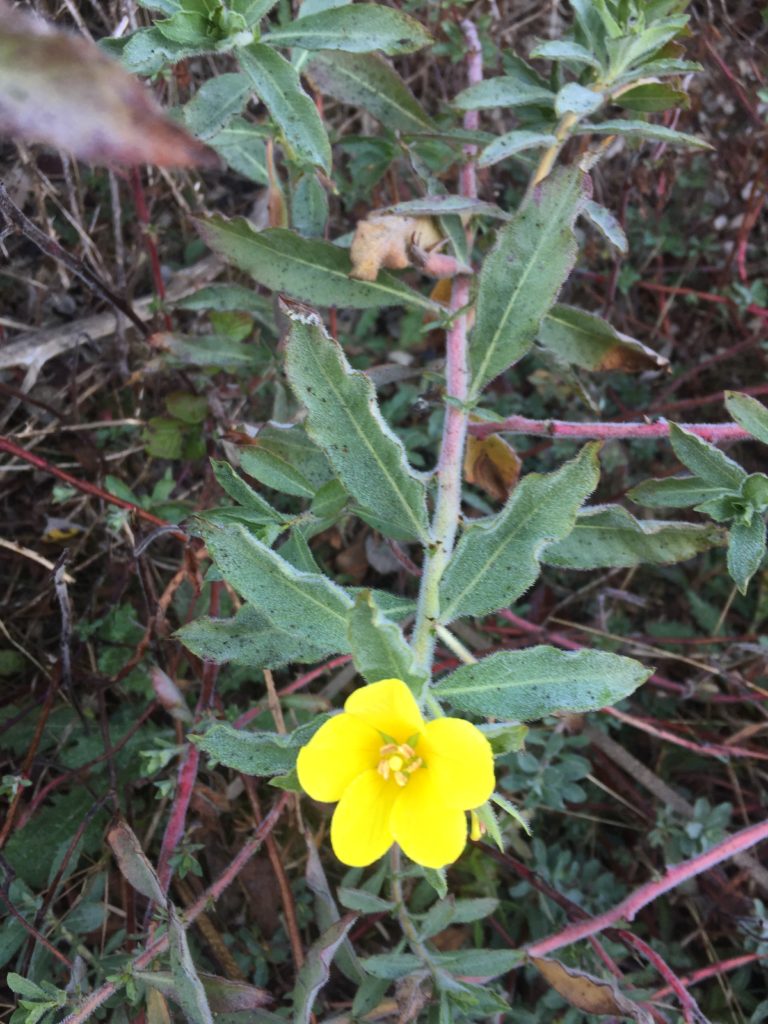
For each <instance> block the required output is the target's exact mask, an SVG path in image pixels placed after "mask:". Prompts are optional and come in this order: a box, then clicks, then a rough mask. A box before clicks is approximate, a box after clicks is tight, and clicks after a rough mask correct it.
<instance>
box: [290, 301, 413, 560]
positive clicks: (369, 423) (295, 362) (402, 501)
mask: <svg viewBox="0 0 768 1024" xmlns="http://www.w3.org/2000/svg"><path fill="white" fill-rule="evenodd" d="M283 308H284V310H285V312H286V314H287V316H288V317H289V318H290V319H291V320H292V325H291V330H290V333H289V335H288V342H287V346H286V372H287V374H288V379H289V381H290V384H291V387H292V388H293V390H294V392H295V393H296V396H297V397H298V398H299V399H300V400H301V401H302V402H303V403H304V405H305V406H306V407H307V412H308V418H307V432H308V434H309V436H310V437H311V438H312V439H313V440H314V441H315V442H316V443H317V444H318V445H320V447H321V448H322V449H323V451H324V452H325V453H326V455H327V457H328V460H329V461H330V463H331V465H332V466H333V468H334V469H335V470H336V472H337V473H338V475H339V478H340V480H341V482H342V483H343V484H344V486H345V487H346V489H347V491H348V492H349V493H350V494H351V495H352V496H353V497H354V498H356V499H357V500H358V501H359V502H360V504H361V505H362V506H363V507H364V508H365V509H367V510H370V512H372V513H373V515H374V516H375V518H376V521H377V523H379V524H380V528H381V529H382V531H383V532H385V533H387V535H388V536H391V537H395V538H397V539H400V540H412V539H422V540H424V539H426V536H427V532H428V524H427V507H426V487H425V484H424V480H423V478H422V477H421V476H420V475H417V474H416V473H415V472H414V471H413V469H411V467H410V466H409V465H408V462H407V459H406V454H405V448H404V446H403V444H402V442H401V441H400V439H399V438H398V437H397V435H396V434H395V433H394V432H393V431H392V430H391V429H390V427H389V426H388V425H387V424H386V423H385V421H384V419H383V418H382V415H381V413H380V412H379V408H378V404H377V402H376V391H375V388H374V386H373V384H372V383H371V381H370V379H369V378H368V377H366V375H365V374H363V373H360V372H358V371H356V370H353V369H352V368H351V367H350V365H349V363H348V362H347V360H346V358H345V356H344V353H343V351H342V349H341V346H340V345H339V344H338V343H337V342H336V341H334V340H333V339H332V338H330V337H329V336H328V334H327V333H326V332H325V329H324V328H323V325H322V322H321V321H320V319H319V317H317V316H316V315H315V314H311V315H304V314H302V313H301V312H299V311H297V310H296V309H295V308H294V307H292V306H289V305H288V304H287V303H284V305H283Z"/></svg>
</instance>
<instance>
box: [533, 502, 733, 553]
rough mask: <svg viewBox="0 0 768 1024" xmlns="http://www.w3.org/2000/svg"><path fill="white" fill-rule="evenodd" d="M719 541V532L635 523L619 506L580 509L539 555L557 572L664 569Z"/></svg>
mask: <svg viewBox="0 0 768 1024" xmlns="http://www.w3.org/2000/svg"><path fill="white" fill-rule="evenodd" d="M724 542H725V538H724V536H723V532H722V530H720V529H718V528H717V527H715V526H711V525H706V526H700V525H695V524H693V523H674V522H663V521H659V520H656V519H646V520H637V519H635V517H634V516H632V515H631V514H630V513H629V512H627V510H626V509H625V508H622V506H621V505H595V506H594V507H593V508H585V509H583V510H582V511H581V512H580V513H579V515H578V518H577V519H576V525H575V526H574V528H573V530H572V531H571V533H569V534H568V536H567V537H566V538H565V539H564V540H561V541H558V542H557V543H556V544H552V545H550V546H549V547H548V548H547V550H546V551H545V552H544V554H543V555H542V561H543V562H545V563H546V564H547V565H556V566H558V567H559V568H561V569H603V568H608V567H610V566H627V567H629V566H633V565H643V564H645V565H648V564H650V565H669V564H670V563H672V562H684V561H685V560H686V559H687V558H693V556H694V555H697V554H699V552H701V551H706V550H707V549H708V548H711V547H715V546H718V545H722V544H723V543H724Z"/></svg>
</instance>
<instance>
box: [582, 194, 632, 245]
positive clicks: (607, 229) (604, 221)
mask: <svg viewBox="0 0 768 1024" xmlns="http://www.w3.org/2000/svg"><path fill="white" fill-rule="evenodd" d="M581 212H582V215H583V216H584V217H586V218H587V220H588V221H589V222H590V224H592V226H593V227H595V228H597V230H598V231H599V232H600V234H601V235H602V236H603V238H604V239H605V240H606V242H608V243H609V244H610V245H612V246H613V247H614V248H615V249H616V250H618V252H620V253H621V254H622V256H626V254H627V253H628V252H629V242H628V241H627V236H626V235H625V234H624V228H623V227H622V226H621V224H620V223H619V221H618V220H617V218H616V217H614V215H613V214H612V213H611V211H610V210H609V209H607V208H606V207H605V206H601V205H600V203H596V202H595V201H594V200H593V199H587V200H585V202H584V206H583V207H582V211H581Z"/></svg>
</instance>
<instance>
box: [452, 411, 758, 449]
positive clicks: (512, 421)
mask: <svg viewBox="0 0 768 1024" xmlns="http://www.w3.org/2000/svg"><path fill="white" fill-rule="evenodd" d="M679 425H680V426H681V427H683V428H684V429H685V430H687V431H689V433H691V434H696V436H697V437H701V438H703V439H704V440H705V441H711V442H713V443H714V444H718V443H720V442H721V441H751V440H754V439H753V437H752V435H751V434H749V433H747V431H746V430H743V429H742V428H741V427H739V426H737V424H735V423H681V424H679ZM469 433H470V434H472V436H473V437H488V435H489V434H527V435H528V436H530V437H562V438H566V439H568V440H571V441H589V440H606V441H607V440H610V439H612V438H619V439H622V438H623V439H629V438H638V439H646V438H653V437H669V423H667V422H666V420H661V421H660V422H658V423H575V422H571V421H568V420H529V419H526V417H525V416H510V417H509V418H508V419H506V420H498V421H496V422H495V423H494V422H493V421H487V422H485V423H472V424H470V426H469Z"/></svg>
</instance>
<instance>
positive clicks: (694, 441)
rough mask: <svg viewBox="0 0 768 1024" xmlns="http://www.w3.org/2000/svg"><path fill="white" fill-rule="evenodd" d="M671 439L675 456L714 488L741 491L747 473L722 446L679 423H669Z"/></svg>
mask: <svg viewBox="0 0 768 1024" xmlns="http://www.w3.org/2000/svg"><path fill="white" fill-rule="evenodd" d="M669 438H670V441H671V442H672V448H673V449H674V452H675V455H676V456H677V457H678V459H680V461H681V462H682V464H683V465H684V466H685V467H686V469H689V470H690V471H691V472H692V473H694V474H695V475H696V476H699V477H701V478H702V480H706V482H707V483H708V484H710V485H711V486H713V487H722V488H724V489H726V490H731V491H736V492H738V491H740V490H741V486H742V484H743V483H744V481H745V480H746V479H747V474H746V472H745V471H744V470H743V469H742V468H741V466H740V465H739V464H738V462H734V461H733V459H730V458H728V456H727V455H725V454H724V453H723V452H721V451H720V449H719V448H716V447H715V446H714V445H713V444H709V442H708V441H704V440H703V439H702V438H700V437H697V435H696V434H692V433H690V431H688V430H684V429H683V428H682V427H679V426H678V425H677V424H676V423H670V425H669Z"/></svg>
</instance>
